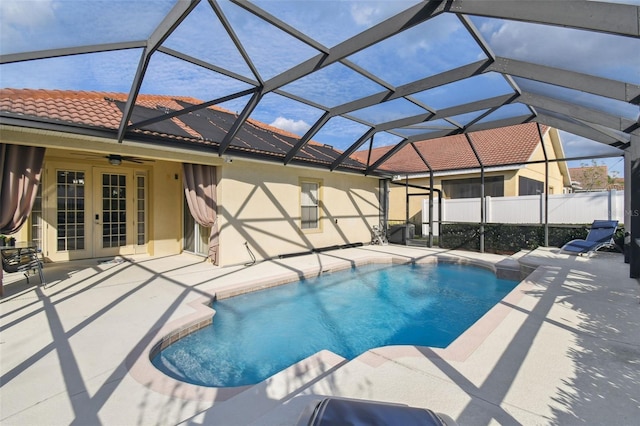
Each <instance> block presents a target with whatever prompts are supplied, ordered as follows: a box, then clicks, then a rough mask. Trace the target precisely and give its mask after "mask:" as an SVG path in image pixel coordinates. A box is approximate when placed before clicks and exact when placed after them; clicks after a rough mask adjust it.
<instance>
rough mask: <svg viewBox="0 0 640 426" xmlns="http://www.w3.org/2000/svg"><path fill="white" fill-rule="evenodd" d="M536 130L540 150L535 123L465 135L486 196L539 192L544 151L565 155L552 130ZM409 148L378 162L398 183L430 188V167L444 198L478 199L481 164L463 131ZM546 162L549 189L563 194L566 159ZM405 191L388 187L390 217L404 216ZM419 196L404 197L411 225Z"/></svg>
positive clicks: (361, 156)
mask: <svg viewBox="0 0 640 426" xmlns="http://www.w3.org/2000/svg"><path fill="white" fill-rule="evenodd" d="M541 132H542V135H543V142H544V148H545V150H544V151H543V146H542V143H541V140H540V136H539V132H538V127H537V125H536V124H535V123H527V124H520V125H516V126H510V127H503V128H498V129H491V130H483V131H479V132H474V133H471V134H469V138H470V139H471V143H472V144H473V149H475V150H476V153H477V154H478V157H479V158H480V159H481V161H482V163H483V165H484V173H485V195H486V196H491V197H508V196H517V195H534V194H539V193H544V191H545V185H544V182H545V164H544V159H545V151H546V155H547V158H548V159H549V160H555V159H556V158H564V153H563V150H562V144H561V141H560V137H559V135H558V131H557V130H556V129H553V128H550V127H547V126H541ZM414 146H415V149H414V148H413V147H411V146H410V145H407V146H405V147H404V148H402V149H401V150H400V151H398V153H396V154H395V155H394V156H393V157H391V158H390V159H389V160H388V161H386V162H385V163H384V164H383V165H382V168H386V169H388V170H390V171H394V172H395V173H396V175H397V176H396V179H395V181H396V182H397V183H405V181H406V180H407V178H408V183H409V184H410V185H416V186H420V187H429V186H430V176H429V173H425V172H424V170H425V169H428V168H429V167H430V168H431V169H432V170H433V178H434V179H433V188H434V189H436V190H440V191H442V196H443V197H444V198H447V199H454V198H475V197H480V194H481V187H480V181H481V179H480V178H481V168H480V164H479V162H478V160H477V158H476V155H475V154H474V151H473V149H472V147H471V144H470V143H469V141H468V140H467V138H466V137H465V135H454V136H448V137H443V138H437V139H430V140H425V141H420V142H415V143H414ZM390 148H391V147H383V148H377V149H374V150H373V151H372V154H371V158H370V159H369V163H371V164H373V163H374V162H375V161H377V160H378V159H379V158H381V157H382V156H383V155H384V154H385V153H387V152H388V151H389V149H390ZM416 150H417V151H419V153H420V154H418V153H417V152H416ZM353 157H354V158H356V159H358V160H359V161H361V162H363V163H367V158H368V152H366V151H359V152H357V153H356V154H355V155H354V156H353ZM425 162H426V164H425ZM526 163H531V164H526ZM548 165H549V171H548V185H547V191H548V193H549V194H562V193H564V192H566V191H567V190H568V188H569V187H570V184H571V182H570V179H569V173H568V169H567V165H566V162H564V161H549V163H548ZM408 192H409V194H411V193H423V194H424V193H425V190H424V189H419V188H414V187H412V188H409V190H408ZM406 195H407V189H406V188H405V187H404V186H397V185H391V188H390V194H389V219H390V220H392V221H404V220H405V219H406V205H407V204H406ZM424 198H427V195H424V196H418V197H409V199H410V200H409V218H410V221H412V222H414V223H416V224H419V223H420V222H422V215H421V212H422V199H424ZM419 228H420V227H416V229H419Z"/></svg>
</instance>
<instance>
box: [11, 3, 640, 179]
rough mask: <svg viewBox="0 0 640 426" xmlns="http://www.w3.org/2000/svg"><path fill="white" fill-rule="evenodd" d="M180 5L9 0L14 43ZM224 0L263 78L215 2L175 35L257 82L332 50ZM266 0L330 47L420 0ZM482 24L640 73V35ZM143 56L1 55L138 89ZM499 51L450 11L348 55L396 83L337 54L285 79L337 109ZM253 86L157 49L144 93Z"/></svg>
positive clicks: (544, 54) (489, 80)
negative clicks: (320, 65) (25, 58)
mask: <svg viewBox="0 0 640 426" xmlns="http://www.w3.org/2000/svg"><path fill="white" fill-rule="evenodd" d="M174 3H175V0H154V1H151V0H138V1H124V0H110V1H99V0H3V1H2V2H0V28H1V30H0V54H10V53H18V52H28V51H38V50H46V49H56V48H63V47H71V46H78V45H93V44H103V43H117V42H123V41H135V40H144V39H146V38H147V37H148V36H149V34H151V33H152V32H153V30H154V28H156V26H157V25H158V24H159V23H160V22H161V20H162V18H163V17H164V15H165V14H166V13H167V12H168V11H169V10H171V8H172V7H173V5H174ZM217 3H218V4H219V5H220V8H221V11H222V13H223V14H224V16H225V18H226V20H227V21H228V22H229V23H230V24H231V26H232V27H233V29H234V31H235V33H236V35H237V36H238V38H239V40H240V42H241V43H242V45H243V47H244V49H245V50H246V54H247V55H248V56H249V58H251V61H252V62H253V64H254V65H255V69H256V70H257V75H256V74H254V72H253V71H252V70H251V68H250V67H249V66H248V65H247V63H246V61H245V60H244V59H243V57H242V55H241V54H240V52H239V50H238V49H237V47H236V46H235V45H234V43H233V41H232V40H231V38H230V37H229V36H228V34H227V33H226V31H225V29H224V27H223V25H222V23H221V22H220V20H219V19H218V17H217V16H216V14H215V13H214V11H213V10H212V8H211V7H210V5H209V2H207V1H202V2H201V3H200V4H199V5H198V6H197V7H196V9H195V10H194V11H193V12H192V13H191V14H190V15H189V16H188V17H187V18H186V20H185V21H184V22H183V23H182V24H181V25H180V26H179V27H178V28H177V29H176V30H175V31H174V32H173V33H172V34H171V36H170V37H169V38H168V39H167V40H166V41H165V42H164V44H163V46H164V47H167V48H170V49H173V50H177V51H180V52H183V53H185V54H187V55H189V56H192V57H194V58H196V59H198V60H201V61H205V62H209V63H213V64H215V65H217V66H219V67H222V68H224V69H226V70H228V71H230V72H231V73H234V74H236V75H240V76H242V77H243V78H245V79H248V81H249V82H251V81H254V82H255V81H257V80H258V79H259V78H260V79H262V80H264V81H267V80H269V79H270V78H272V77H274V76H276V75H278V74H279V73H281V72H283V71H285V70H287V69H289V68H291V67H293V66H295V65H296V64H299V63H301V62H303V61H305V60H307V59H309V58H312V57H314V56H315V55H317V54H318V53H319V51H318V50H316V49H315V48H313V47H311V46H309V45H307V44H305V43H303V42H301V41H299V40H297V39H295V38H293V37H291V36H290V35H288V34H286V33H284V32H283V31H280V30H278V29H276V28H274V27H272V26H270V25H267V24H266V23H264V22H263V21H262V20H260V19H258V18H257V17H256V16H254V15H253V14H251V13H249V12H248V11H247V10H244V9H243V8H241V7H238V6H237V5H235V4H233V3H230V2H229V1H226V0H220V1H218V2H217ZM254 3H255V4H256V5H257V6H258V7H260V8H263V9H264V10H266V11H267V12H269V13H271V14H272V15H273V16H275V17H277V18H278V19H280V20H281V21H283V22H285V23H286V24H287V25H290V26H292V27H293V28H295V29H297V30H299V31H300V32H302V33H304V34H305V35H307V36H310V37H313V38H314V39H315V40H316V41H317V42H319V43H320V44H321V45H322V46H324V47H325V48H330V47H333V46H335V45H337V44H339V43H341V42H343V41H345V40H347V39H349V38H350V37H353V36H355V35H356V34H358V33H360V32H362V31H364V30H366V29H367V28H370V27H372V26H374V25H376V24H377V23H379V22H381V21H383V20H385V19H387V18H389V17H390V16H393V15H395V14H397V13H399V12H401V11H402V10H404V9H406V8H408V7H410V6H412V5H414V4H415V3H416V2H415V1H400V0H396V1H364V0H362V1H338V0H333V1H331V0H330V1H319V0H311V1H308V0H307V1H301V0H298V1H295V0H257V1H255V2H254ZM627 3H629V2H627ZM630 3H633V4H640V0H638V1H636V0H633V1H630ZM471 22H472V24H473V25H475V26H476V27H477V28H478V30H479V32H480V34H481V35H482V37H483V38H484V39H485V40H486V41H487V43H488V44H489V45H490V47H491V49H492V50H493V51H494V52H495V53H496V54H497V55H499V56H504V57H507V58H513V59H520V60H526V61H531V62H539V63H542V64H544V65H550V66H555V67H559V68H564V69H569V70H573V71H578V72H583V73H587V74H593V75H596V76H600V77H606V78H611V79H615V80H621V81H626V82H629V83H632V84H640V55H632V54H630V52H638V51H640V40H638V39H633V38H630V37H629V38H627V37H613V36H610V35H607V34H601V33H595V32H587V31H580V30H574V29H566V28H560V27H550V26H542V25H536V24H528V23H521V22H512V21H503V20H499V19H492V18H480V17H472V18H471ZM576 40H579V43H576ZM140 55H141V51H140V49H130V50H124V51H114V52H106V53H96V54H89V55H77V56H69V57H63V58H55V59H46V60H39V61H28V62H22V63H15V64H4V65H0V86H1V87H12V88H43V89H63V90H95V91H113V92H129V91H130V89H131V82H132V79H133V76H134V75H135V72H136V68H137V66H138V61H139V58H140ZM485 57H486V56H485V53H484V52H483V50H482V49H481V48H480V47H479V46H478V44H477V43H476V42H475V41H474V39H473V38H472V37H471V36H470V35H469V33H468V32H467V31H466V30H465V28H464V26H463V24H462V23H461V22H460V20H458V19H457V17H455V16H454V15H450V14H443V15H440V16H438V17H435V18H433V19H431V20H429V21H427V22H425V23H423V24H420V25H417V26H415V27H414V28H412V29H409V30H407V31H405V32H402V33H400V34H398V35H396V36H394V37H391V38H390V39H387V40H385V41H383V42H381V43H379V44H378V45H375V46H373V47H369V48H366V49H364V50H362V51H360V52H357V53H355V54H354V55H352V56H350V57H349V58H348V60H349V61H350V63H353V64H355V66H357V67H361V68H362V69H364V70H366V71H367V72H370V73H373V74H375V75H377V76H378V77H379V78H380V79H382V80H383V81H384V82H383V83H382V84H380V82H374V81H372V80H370V79H367V78H365V77H363V76H362V75H360V74H358V73H356V72H355V71H353V70H352V69H351V68H349V67H348V66H346V65H345V64H343V63H335V64H332V65H330V66H328V67H326V68H325V69H323V70H322V71H321V72H318V73H314V74H312V75H310V76H308V77H305V78H302V79H300V80H298V81H295V82H294V83H291V84H288V85H286V86H284V87H283V88H282V89H283V90H285V91H286V92H288V93H291V94H293V95H296V96H304V97H306V98H307V99H309V100H311V101H313V102H316V103H318V104H322V105H325V106H328V107H332V106H336V105H340V104H343V103H345V102H349V101H352V100H354V99H357V98H361V97H363V96H367V95H371V94H374V93H378V92H380V91H383V90H385V87H384V86H383V84H388V85H390V86H399V85H403V84H406V83H408V82H411V81H414V80H417V79H420V78H424V77H427V76H429V75H432V74H437V73H440V72H443V71H447V70H451V69H453V68H456V67H459V66H461V65H465V64H469V63H472V62H475V61H478V60H481V59H484V58H485ZM514 80H515V81H514V82H515V84H517V85H518V86H519V87H521V88H524V89H526V90H527V91H530V92H532V93H536V94H542V95H545V96H552V97H555V98H556V99H559V100H571V101H575V102H578V103H579V104H580V105H583V106H586V107H593V108H598V109H601V110H603V111H605V112H610V113H612V114H616V115H618V114H620V115H622V116H624V117H627V118H629V119H632V120H635V119H637V117H638V113H639V111H638V107H637V106H635V107H634V106H630V105H629V104H626V103H624V102H618V101H611V100H608V99H605V98H601V97H597V96H595V95H586V94H581V93H579V92H575V91H571V90H567V89H563V90H559V88H557V87H553V86H551V87H548V85H544V84H542V83H536V82H533V81H531V80H525V79H514ZM250 87H252V85H251V84H250V83H247V82H243V81H240V80H236V79H234V78H231V77H228V76H224V75H222V74H220V73H216V72H213V71H210V70H208V69H205V68H202V67H199V66H196V65H193V64H191V63H188V62H184V61H181V60H178V59H176V58H173V57H171V56H169V55H166V54H163V53H156V54H154V56H153V57H152V59H151V61H150V63H149V66H148V69H147V73H146V75H145V80H144V82H143V85H142V88H141V93H153V94H164V95H175V96H178V95H180V96H190V97H194V98H196V99H200V100H203V101H207V100H212V99H216V98H218V97H221V96H225V95H229V94H232V93H235V92H238V91H241V90H244V89H247V88H250ZM512 92H513V88H512V87H511V86H510V84H509V82H507V81H506V80H505V79H504V78H502V76H500V75H497V74H491V73H489V74H485V75H482V76H477V77H473V78H472V79H469V81H461V82H456V83H452V84H450V85H445V86H441V87H437V88H434V89H431V90H428V91H425V92H421V93H416V94H415V95H413V98H414V99H415V100H416V101H417V103H418V104H419V105H422V106H428V107H429V108H433V109H440V108H446V107H449V106H455V105H459V104H463V103H467V102H472V101H474V100H478V99H482V98H485V97H492V96H498V95H502V94H505V93H512ZM248 99H249V97H248V96H246V97H243V98H239V99H236V100H235V101H232V102H228V103H225V104H222V105H221V106H223V107H225V108H227V109H229V110H231V111H234V112H239V111H241V110H242V109H243V107H244V104H245V103H246V102H247V101H248ZM424 112H425V110H424V109H423V108H422V107H421V106H418V105H416V103H412V102H409V101H407V100H404V99H398V100H395V101H391V102H387V103H385V104H383V105H380V106H376V107H371V108H366V109H364V110H361V111H356V112H353V113H352V116H353V117H354V118H355V119H356V120H349V119H346V118H341V117H338V118H334V119H331V120H330V121H329V122H328V123H327V124H326V125H325V126H324V127H323V128H322V129H321V131H320V132H319V133H318V134H316V135H315V136H314V140H317V141H319V142H323V143H327V144H330V145H333V146H335V147H336V148H339V149H346V148H347V147H348V146H349V145H350V144H351V143H352V142H353V141H355V140H356V139H358V138H359V137H360V136H361V135H363V134H364V133H365V132H366V130H367V129H368V126H366V125H364V124H361V123H358V122H357V120H364V121H366V122H368V123H373V124H377V123H383V122H386V121H390V120H394V119H397V118H401V117H404V116H410V115H416V114H420V113H424ZM482 112H483V111H479V112H478V113H477V114H468V115H467V116H464V117H456V120H457V121H458V122H459V123H460V124H465V122H468V121H470V120H472V119H473V118H475V117H477V116H478V115H479V114H480V113H482ZM528 112H529V110H528V109H527V108H526V107H524V106H523V105H521V104H516V105H510V106H508V107H503V108H501V109H500V110H498V111H496V113H494V114H491V115H489V116H488V117H487V118H486V119H485V120H484V121H491V120H495V119H499V118H505V117H511V116H518V115H522V114H527V113H528ZM322 113H323V111H322V110H320V109H318V108H314V107H311V106H308V105H304V104H302V103H300V102H297V101H293V100H291V99H288V98H286V97H284V96H281V95H278V94H276V93H269V94H268V95H266V96H265V97H264V98H263V100H262V101H261V102H260V104H259V105H258V107H257V108H256V110H255V111H254V112H253V114H252V116H251V117H252V118H254V119H256V120H259V121H262V122H265V123H267V124H271V125H273V126H276V127H280V128H283V129H284V130H288V131H291V132H293V133H295V134H298V135H302V134H304V133H305V132H306V131H307V130H308V129H309V128H310V127H311V125H312V124H313V123H314V122H315V121H316V120H317V119H318V118H319V117H320V116H321V115H322ZM430 124H433V126H432V127H433V129H434V130H435V129H439V128H442V127H443V126H444V127H445V128H453V126H451V125H450V124H449V123H446V122H439V123H430ZM421 131H424V129H422V130H421ZM412 132H413V133H415V132H416V130H415V129H406V130H404V131H403V134H405V135H410V134H411V133H412ZM561 137H562V139H563V143H564V148H565V153H566V154H567V156H583V155H600V154H603V153H605V152H603V148H605V151H606V153H612V154H620V153H621V152H619V151H618V150H613V151H612V150H611V149H607V148H608V147H606V146H603V145H602V144H600V143H595V142H592V141H585V139H584V138H580V137H579V136H576V135H572V134H569V133H566V132H562V133H561ZM400 140H401V138H400V137H399V136H397V135H392V134H390V133H379V134H377V135H376V136H375V138H374V142H373V143H374V147H375V146H384V145H389V144H394V143H397V142H398V141H400ZM598 161H601V160H598ZM602 161H604V160H602ZM606 162H607V164H608V165H610V167H611V168H619V171H620V174H621V170H622V168H621V167H620V166H621V164H622V162H621V161H619V159H618V158H614V159H610V160H606Z"/></svg>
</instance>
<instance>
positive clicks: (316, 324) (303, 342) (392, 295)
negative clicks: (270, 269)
mask: <svg viewBox="0 0 640 426" xmlns="http://www.w3.org/2000/svg"><path fill="white" fill-rule="evenodd" d="M516 284H517V282H515V281H509V280H502V279H497V278H496V276H495V275H494V274H493V273H492V272H491V271H487V270H484V269H481V268H475V267H469V266H460V265H450V264H438V265H395V266H389V265H368V266H364V267H359V268H355V269H351V270H346V271H339V272H334V273H331V274H325V275H322V276H321V277H318V278H313V279H308V280H303V281H300V282H296V283H291V284H286V285H282V286H278V287H273V288H270V289H266V290H261V291H257V292H253V293H247V294H243V295H240V296H236V297H232V298H228V299H223V300H219V301H216V302H214V304H213V308H214V309H215V310H216V312H217V313H216V315H215V316H214V319H213V324H212V325H211V326H209V327H205V328H203V329H201V330H199V331H196V332H195V333H192V334H190V335H188V336H186V337H184V338H183V339H181V340H179V341H177V342H176V343H174V344H172V345H171V346H169V347H167V348H166V349H164V350H162V351H161V352H160V353H159V354H158V355H156V356H155V357H154V358H153V359H152V362H153V364H154V365H155V366H156V367H157V368H158V369H160V370H161V371H163V372H164V373H166V374H167V375H169V376H171V377H174V378H176V379H179V380H182V381H185V382H189V383H194V384H198V385H204V386H220V387H225V386H241V385H249V384H255V383H258V382H260V381H262V380H264V379H266V378H267V377H270V376H271V375H273V374H275V373H277V372H278V371H280V370H283V369H285V368H286V367H288V366H290V365H292V364H294V363H296V362H298V361H300V360H302V359H304V358H306V357H308V356H310V355H312V354H314V353H316V352H318V351H320V350H322V349H328V350H330V351H332V352H335V353H337V354H339V355H341V356H343V357H345V358H347V359H353V358H355V357H356V356H358V355H360V354H361V353H363V352H366V351H367V350H368V349H372V348H376V347H380V346H386V345H420V346H432V347H440V348H443V347H446V346H448V345H449V344H450V343H451V342H452V341H453V340H454V339H455V338H456V337H458V336H459V335H460V334H462V332H464V331H465V330H466V329H467V328H469V326H471V325H472V324H473V323H474V322H475V321H477V320H478V319H479V318H480V317H481V316H482V315H483V314H484V313H485V312H487V311H488V310H489V309H490V308H491V307H492V306H493V305H495V304H496V303H497V302H498V301H499V300H501V299H502V298H503V297H504V296H505V295H506V294H507V293H508V292H509V291H511V290H512V289H513V288H514V287H515V286H516Z"/></svg>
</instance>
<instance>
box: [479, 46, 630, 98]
mask: <svg viewBox="0 0 640 426" xmlns="http://www.w3.org/2000/svg"><path fill="white" fill-rule="evenodd" d="M486 72H499V73H502V74H508V75H511V76H514V77H521V78H526V79H528V80H534V81H539V82H542V83H547V84H553V85H554V86H560V87H566V88H568V89H573V90H578V91H581V92H585V93H591V94H594V95H598V96H603V97H606V98H610V99H615V100H618V101H623V102H629V103H638V102H640V85H638V84H631V83H624V82H622V81H617V80H610V79H608V78H602V77H596V76H593V75H588V74H582V73H579V72H575V71H568V70H563V69H560V68H555V67H549V66H546V65H540V64H535V63H532V62H525V61H519V60H517V59H507V58H503V57H500V56H499V57H497V58H496V60H495V62H493V63H492V64H490V65H489V66H488V67H487V69H486Z"/></svg>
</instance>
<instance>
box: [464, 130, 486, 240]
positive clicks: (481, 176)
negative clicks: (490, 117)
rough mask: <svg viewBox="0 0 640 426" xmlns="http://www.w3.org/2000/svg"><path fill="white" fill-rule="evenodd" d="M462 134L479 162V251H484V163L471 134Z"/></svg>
mask: <svg viewBox="0 0 640 426" xmlns="http://www.w3.org/2000/svg"><path fill="white" fill-rule="evenodd" d="M464 136H465V137H466V138H467V142H468V143H469V146H470V147H471V150H472V151H473V155H474V156H475V157H476V160H477V161H478V164H480V253H484V225H485V221H486V207H487V205H486V197H485V193H484V163H483V162H482V159H481V158H480V154H478V150H477V149H476V147H475V145H474V144H473V141H472V140H471V136H469V134H468V133H465V134H464Z"/></svg>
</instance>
